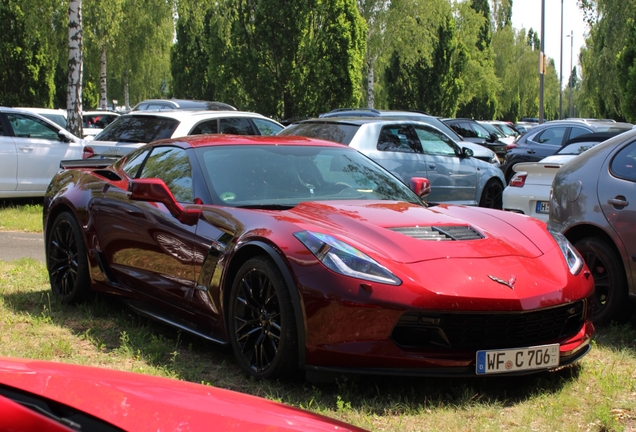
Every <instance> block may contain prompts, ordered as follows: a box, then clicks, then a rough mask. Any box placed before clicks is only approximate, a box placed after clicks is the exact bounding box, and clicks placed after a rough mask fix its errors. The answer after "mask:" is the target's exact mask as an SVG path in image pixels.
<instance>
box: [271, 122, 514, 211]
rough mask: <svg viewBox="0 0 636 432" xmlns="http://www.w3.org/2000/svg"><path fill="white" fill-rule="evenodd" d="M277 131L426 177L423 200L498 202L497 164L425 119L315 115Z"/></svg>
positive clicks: (501, 180)
mask: <svg viewBox="0 0 636 432" xmlns="http://www.w3.org/2000/svg"><path fill="white" fill-rule="evenodd" d="M279 135H298V136H307V137H314V138H322V139H326V140H329V141H335V142H339V143H342V144H347V145H349V146H350V147H353V148H355V149H356V150H358V151H360V152H361V153H363V154H365V155H367V156H368V157H369V158H371V159H373V160H374V161H376V162H377V163H379V164H380V165H382V166H383V167H384V168H386V169H388V170H389V171H391V172H392V173H393V174H395V175H396V176H397V177H399V178H400V179H402V181H403V182H404V183H406V184H409V181H410V179H411V178H412V177H426V178H428V179H429V181H430V182H431V193H430V195H429V196H428V198H427V201H429V202H445V203H454V204H465V205H479V206H482V207H490V208H498V209H500V208H501V206H502V192H503V185H504V177H503V173H502V171H501V169H499V167H496V166H493V165H492V164H490V163H487V162H484V161H482V160H479V159H476V158H474V157H472V156H473V152H472V150H470V149H468V148H465V147H463V146H462V147H460V146H459V145H458V143H456V142H455V141H454V140H452V139H451V138H450V137H449V136H448V135H446V134H445V133H443V132H442V131H440V130H439V129H438V128H436V127H434V126H432V125H430V124H428V123H424V122H420V121H415V120H408V119H403V118H394V119H393V118H391V119H389V118H386V119H385V118H372V117H350V118H347V117H331V118H317V119H309V120H303V121H300V122H297V123H294V124H292V125H290V126H287V127H286V128H285V129H283V130H282V131H281V132H280V133H279Z"/></svg>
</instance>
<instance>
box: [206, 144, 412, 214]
mask: <svg viewBox="0 0 636 432" xmlns="http://www.w3.org/2000/svg"><path fill="white" fill-rule="evenodd" d="M195 152H196V155H197V158H198V159H199V162H200V164H201V166H202V167H203V171H204V177H205V180H206V183H207V184H208V187H209V189H210V191H211V192H212V196H213V201H214V203H215V204H219V205H226V206H232V207H252V208H289V207H293V206H295V205H297V204H299V203H301V202H306V201H323V200H349V201H351V200H391V201H407V202H411V203H416V204H422V202H421V201H420V199H419V198H418V197H417V196H416V195H415V194H414V193H413V192H412V191H411V190H410V189H409V188H408V187H407V186H406V185H405V184H403V183H402V182H400V181H399V180H398V179H397V178H395V177H394V176H393V175H392V174H390V173H389V172H388V171H386V170H384V169H383V168H382V167H380V166H379V165H377V164H376V163H375V162H372V161H371V160H370V159H368V158H367V157H365V156H364V155H362V154H361V153H358V152H357V151H355V150H350V149H348V148H341V149H340V148H333V147H318V146H291V145H280V146H253V145H250V146H218V147H199V148H197V149H195Z"/></svg>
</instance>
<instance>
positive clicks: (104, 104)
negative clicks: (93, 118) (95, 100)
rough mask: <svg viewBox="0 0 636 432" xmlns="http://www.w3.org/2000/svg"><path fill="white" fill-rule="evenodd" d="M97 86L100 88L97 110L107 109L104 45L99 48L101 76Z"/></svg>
mask: <svg viewBox="0 0 636 432" xmlns="http://www.w3.org/2000/svg"><path fill="white" fill-rule="evenodd" d="M99 85H100V87H101V96H100V98H99V109H103V110H106V109H108V99H107V95H106V44H102V48H101V74H100V77H99Z"/></svg>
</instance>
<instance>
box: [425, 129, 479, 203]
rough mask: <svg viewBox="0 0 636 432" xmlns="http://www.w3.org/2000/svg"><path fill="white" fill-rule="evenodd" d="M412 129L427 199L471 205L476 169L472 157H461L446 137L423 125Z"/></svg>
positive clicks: (474, 189)
mask: <svg viewBox="0 0 636 432" xmlns="http://www.w3.org/2000/svg"><path fill="white" fill-rule="evenodd" d="M413 131H414V133H415V136H416V139H417V141H418V147H419V148H420V149H421V150H420V152H419V153H418V157H419V158H420V159H421V160H422V163H423V164H425V165H426V172H427V178H428V179H429V181H430V182H431V193H430V194H429V196H428V197H427V201H430V202H454V203H463V204H475V202H476V201H475V199H476V198H475V197H476V195H477V183H478V177H477V168H476V166H475V160H474V159H473V158H469V157H463V156H461V154H460V149H459V148H458V147H457V145H456V144H455V143H454V142H453V140H451V139H450V138H449V137H448V136H446V135H445V134H443V133H442V132H440V131H439V130H437V129H435V128H433V127H430V126H427V125H414V126H413Z"/></svg>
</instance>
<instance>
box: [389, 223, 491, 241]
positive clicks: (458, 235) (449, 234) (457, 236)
mask: <svg viewBox="0 0 636 432" xmlns="http://www.w3.org/2000/svg"><path fill="white" fill-rule="evenodd" d="M389 229H390V230H391V231H395V232H399V233H400V234H404V235H405V236H409V237H413V238H414V239H417V240H479V239H483V238H484V236H483V235H481V234H480V233H479V232H477V231H475V230H474V229H473V228H472V227H470V226H468V225H464V226H462V225H452V226H439V227H435V226H433V227H430V226H423V227H396V228H389Z"/></svg>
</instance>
